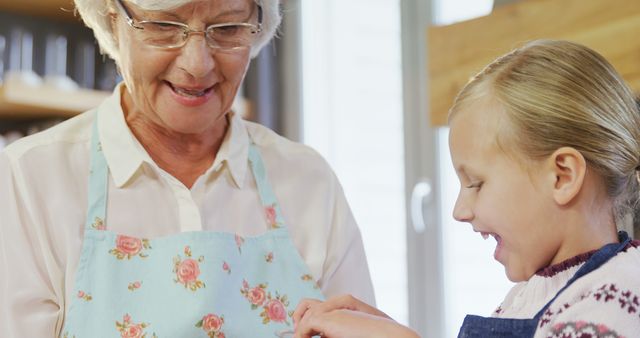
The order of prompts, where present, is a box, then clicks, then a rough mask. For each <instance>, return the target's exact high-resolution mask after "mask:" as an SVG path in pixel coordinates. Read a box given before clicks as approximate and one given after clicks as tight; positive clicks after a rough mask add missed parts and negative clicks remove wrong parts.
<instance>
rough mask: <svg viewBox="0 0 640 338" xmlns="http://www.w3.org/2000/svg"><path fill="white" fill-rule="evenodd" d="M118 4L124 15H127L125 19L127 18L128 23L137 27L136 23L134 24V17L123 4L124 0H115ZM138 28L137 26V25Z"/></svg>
mask: <svg viewBox="0 0 640 338" xmlns="http://www.w3.org/2000/svg"><path fill="white" fill-rule="evenodd" d="M115 3H116V6H118V8H119V9H120V10H121V11H122V12H123V13H124V15H125V16H126V18H125V19H127V23H128V24H129V26H131V27H135V25H134V24H133V18H132V17H131V13H129V11H128V10H127V8H126V7H124V5H123V4H122V0H115ZM136 28H137V27H136Z"/></svg>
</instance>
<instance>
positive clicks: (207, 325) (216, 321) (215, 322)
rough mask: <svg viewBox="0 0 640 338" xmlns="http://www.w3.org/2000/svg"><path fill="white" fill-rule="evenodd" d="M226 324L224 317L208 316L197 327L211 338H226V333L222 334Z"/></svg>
mask: <svg viewBox="0 0 640 338" xmlns="http://www.w3.org/2000/svg"><path fill="white" fill-rule="evenodd" d="M223 324H224V317H223V316H217V315H214V314H211V313H210V314H208V315H206V316H204V317H202V319H200V321H199V322H198V323H196V327H199V328H201V329H202V330H203V331H204V332H206V333H207V335H208V336H209V337H210V338H225V335H224V332H222V325H223Z"/></svg>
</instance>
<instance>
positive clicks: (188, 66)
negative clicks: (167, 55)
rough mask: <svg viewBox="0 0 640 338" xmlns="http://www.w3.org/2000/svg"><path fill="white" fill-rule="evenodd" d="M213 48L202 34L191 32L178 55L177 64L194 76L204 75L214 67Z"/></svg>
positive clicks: (200, 76)
mask: <svg viewBox="0 0 640 338" xmlns="http://www.w3.org/2000/svg"><path fill="white" fill-rule="evenodd" d="M214 56H215V50H214V49H212V48H210V47H209V45H208V44H207V41H206V40H205V38H204V36H202V35H199V34H191V35H190V36H189V38H188V39H187V42H186V43H185V45H184V46H182V49H181V51H180V55H179V56H178V60H177V62H178V66H179V67H180V68H181V69H183V70H185V71H186V72H187V73H189V74H190V75H192V76H193V77H194V78H203V77H206V76H207V75H208V74H209V73H210V72H211V71H213V69H214V68H215V64H216V62H215V59H214Z"/></svg>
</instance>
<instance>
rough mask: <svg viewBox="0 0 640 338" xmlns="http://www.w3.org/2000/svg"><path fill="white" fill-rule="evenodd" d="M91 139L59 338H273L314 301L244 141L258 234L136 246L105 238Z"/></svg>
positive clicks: (100, 164)
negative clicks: (261, 226) (72, 277)
mask: <svg viewBox="0 0 640 338" xmlns="http://www.w3.org/2000/svg"><path fill="white" fill-rule="evenodd" d="M96 120H97V119H96ZM98 140H99V135H98V129H97V122H96V123H94V126H93V136H92V143H91V172H90V175H89V205H88V215H87V221H86V226H85V231H84V242H83V247H82V253H81V256H80V260H79V263H78V268H77V275H76V282H75V295H74V298H73V301H72V302H71V305H70V307H69V309H68V312H67V315H66V318H65V325H64V329H63V330H62V333H61V336H62V337H68V338H72V337H75V338H101V337H105V338H106V337H109V338H111V337H122V338H143V337H144V338H154V337H163V338H164V337H166V338H182V337H188V338H192V337H210V338H224V337H278V336H282V335H283V334H282V332H289V331H291V329H292V328H293V322H292V319H291V315H292V314H293V310H294V309H295V307H296V306H297V304H298V302H299V301H300V300H301V299H302V298H316V299H323V298H324V297H323V295H322V293H321V292H320V290H319V288H318V286H317V284H316V283H315V279H314V277H313V276H312V275H311V274H310V272H309V269H308V267H307V266H306V265H305V263H304V262H303V260H302V258H301V256H300V255H299V253H298V251H297V250H296V248H295V247H294V245H293V242H292V241H291V238H290V237H289V233H288V231H287V229H286V228H285V226H284V221H283V218H282V215H281V213H280V208H279V207H278V203H277V201H276V198H275V195H274V193H273V191H272V189H271V186H270V185H269V182H268V180H267V176H266V172H265V167H264V164H263V162H262V158H261V156H260V153H259V152H258V148H257V146H256V145H255V144H253V142H252V143H251V145H250V148H249V163H250V167H251V170H252V173H253V176H254V178H255V181H256V185H257V188H258V193H259V195H260V199H261V202H262V205H263V208H264V210H263V213H264V219H265V224H266V226H265V229H268V230H267V231H266V232H265V233H264V234H262V235H260V236H255V237H241V236H239V235H236V234H233V233H224V232H209V231H198V232H182V233H178V234H176V235H171V236H166V237H160V238H153V239H146V238H137V237H131V236H127V235H123V234H117V233H114V232H112V231H109V230H108V226H107V224H108V223H107V219H106V217H105V216H106V206H107V190H108V189H107V185H108V177H109V170H108V167H107V163H106V160H105V158H104V155H103V153H102V149H101V146H100V143H99V141H98ZM123 212H136V211H135V206H131V209H130V210H128V211H127V210H123ZM221 212H225V211H224V210H221ZM227 212H242V211H241V210H235V211H233V210H228V211H227ZM247 212H249V211H247ZM149 226H153V225H152V224H149Z"/></svg>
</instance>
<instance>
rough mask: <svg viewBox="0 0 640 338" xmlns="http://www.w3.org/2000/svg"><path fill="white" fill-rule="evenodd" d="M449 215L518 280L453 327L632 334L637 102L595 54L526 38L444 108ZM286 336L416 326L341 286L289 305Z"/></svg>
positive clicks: (639, 252)
mask: <svg viewBox="0 0 640 338" xmlns="http://www.w3.org/2000/svg"><path fill="white" fill-rule="evenodd" d="M449 124H450V127H451V130H450V134H449V135H450V136H449V145H450V150H451V157H452V160H453V165H454V167H455V170H456V173H457V175H458V178H459V179H460V184H461V188H460V192H459V194H458V199H457V201H456V205H455V208H454V212H453V214H454V217H455V218H456V219H457V220H459V221H463V222H467V223H470V224H471V225H472V227H473V230H474V231H476V232H479V233H480V234H481V235H482V237H484V238H485V239H486V238H488V237H493V238H494V239H495V240H496V242H497V245H496V249H495V252H494V258H495V259H496V260H498V261H499V262H500V263H501V264H503V265H504V267H505V271H506V274H507V277H508V278H509V279H510V280H512V281H514V282H519V283H518V284H516V286H514V288H513V289H512V290H511V291H510V292H509V294H508V295H507V297H506V298H505V300H504V301H503V302H502V304H501V305H500V306H499V307H498V309H496V310H495V312H494V313H493V315H492V317H491V318H483V317H479V316H467V317H466V318H465V321H464V323H463V325H462V327H461V329H460V333H459V336H458V337H612V338H613V337H627V338H630V337H639V336H640V249H638V246H639V245H640V242H639V241H631V240H630V239H629V237H628V236H627V234H626V233H624V232H620V233H618V232H617V231H616V224H621V222H622V220H623V218H624V217H625V215H628V214H629V213H630V212H631V211H633V209H634V208H635V207H636V205H637V203H638V198H639V196H640V192H639V187H640V186H639V180H640V174H639V171H640V112H639V111H638V108H637V106H636V105H635V103H634V98H633V94H632V92H631V91H630V90H629V88H628V87H627V86H626V84H625V83H624V82H623V80H622V79H621V77H620V76H619V75H618V74H617V73H616V71H615V70H614V69H613V67H612V66H611V65H610V64H609V63H608V62H607V61H606V60H605V59H604V58H603V57H602V56H600V55H599V54H597V53H596V52H594V51H593V50H591V49H589V48H586V47H584V46H581V45H578V44H575V43H571V42H567V41H548V40H541V41H534V42H531V43H529V44H527V45H525V46H524V47H522V48H519V49H516V50H514V51H512V52H511V53H509V54H506V55H504V56H502V57H500V58H498V59H497V60H496V61H494V62H493V63H491V64H490V65H489V66H487V67H486V68H485V69H484V70H483V71H481V72H480V73H479V74H478V75H476V76H475V77H474V78H473V79H472V80H471V81H470V82H469V83H468V84H467V85H466V86H465V87H464V88H463V89H462V91H461V92H460V93H459V94H458V97H457V98H456V100H455V102H454V105H453V107H452V108H451V111H450V113H449ZM294 320H295V322H296V325H297V331H296V337H309V336H312V335H314V334H319V333H323V336H325V337H417V334H416V333H415V332H413V331H411V330H409V329H408V328H405V327H402V326H401V325H399V324H397V323H395V322H394V321H393V320H391V319H390V318H388V317H387V316H386V315H384V314H383V313H382V312H380V311H378V310H376V309H374V308H371V307H369V306H367V305H366V304H364V303H362V302H360V301H358V300H356V299H354V298H352V297H349V296H346V297H340V298H334V299H330V300H329V301H327V302H324V303H321V302H318V301H313V300H306V301H303V302H302V303H300V305H299V306H298V308H297V310H296V312H295V314H294Z"/></svg>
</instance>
